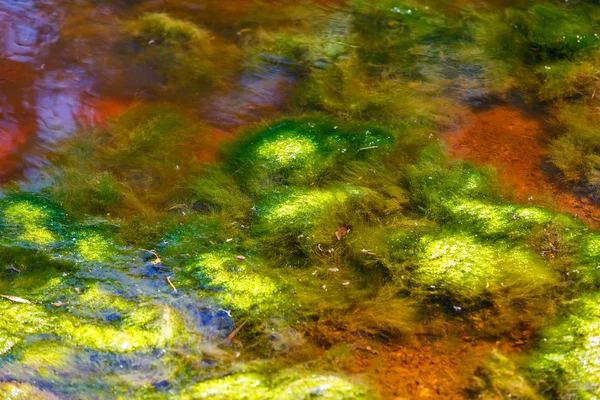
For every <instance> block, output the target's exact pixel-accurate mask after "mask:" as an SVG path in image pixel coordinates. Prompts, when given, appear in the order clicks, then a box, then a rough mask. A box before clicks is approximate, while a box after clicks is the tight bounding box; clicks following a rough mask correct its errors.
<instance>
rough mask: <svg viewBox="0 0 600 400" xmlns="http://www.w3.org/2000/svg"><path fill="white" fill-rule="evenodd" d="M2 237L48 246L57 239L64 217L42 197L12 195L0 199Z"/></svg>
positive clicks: (22, 244) (55, 242)
mask: <svg viewBox="0 0 600 400" xmlns="http://www.w3.org/2000/svg"><path fill="white" fill-rule="evenodd" d="M0 207H1V214H0V218H1V220H0V222H1V223H2V226H1V227H0V228H1V229H2V231H3V236H4V240H9V241H10V242H12V243H16V244H17V243H18V244H19V245H21V246H25V247H38V246H41V247H44V248H47V247H50V246H53V245H56V244H57V242H58V241H59V240H60V236H59V235H60V233H61V230H62V223H63V222H64V216H63V215H62V213H61V212H60V210H59V209H58V208H57V207H55V206H53V205H52V204H51V203H49V202H47V201H45V200H44V199H43V198H40V197H34V196H14V197H7V198H4V199H0Z"/></svg>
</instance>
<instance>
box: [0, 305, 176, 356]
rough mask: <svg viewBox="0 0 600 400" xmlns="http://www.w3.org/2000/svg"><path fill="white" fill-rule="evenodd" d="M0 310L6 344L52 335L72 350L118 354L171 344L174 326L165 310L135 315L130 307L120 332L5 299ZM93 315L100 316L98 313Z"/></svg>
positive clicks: (93, 307) (90, 321)
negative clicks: (68, 345) (82, 349)
mask: <svg viewBox="0 0 600 400" xmlns="http://www.w3.org/2000/svg"><path fill="white" fill-rule="evenodd" d="M78 301H81V299H79V300H78ZM94 301H96V299H95V300H94ZM110 306H111V304H105V305H104V307H107V308H109V307H110ZM88 307H91V309H95V308H96V307H97V306H94V303H93V302H92V304H91V305H89V306H88ZM0 309H1V310H2V315H1V316H0V330H2V331H4V332H8V333H10V335H9V336H7V340H10V341H14V340H15V339H12V337H11V336H13V337H15V338H16V339H17V340H18V339H24V338H26V337H27V335H31V334H48V335H51V334H55V335H58V337H60V338H61V339H62V340H64V341H65V343H67V344H70V345H73V346H77V347H84V348H90V349H95V350H100V351H112V352H117V353H119V352H130V351H134V350H145V351H149V350H152V349H154V348H157V347H158V348H160V347H163V346H165V345H166V344H167V343H169V342H170V341H172V340H173V334H174V332H173V331H174V326H176V325H177V321H176V319H175V317H174V316H173V315H172V314H171V312H170V311H169V310H168V309H165V310H163V312H161V313H160V314H157V311H156V310H154V309H148V308H146V309H137V310H135V312H134V311H132V310H131V306H130V307H129V310H130V315H129V316H127V315H126V314H124V315H122V317H123V318H122V322H121V325H122V326H123V327H122V328H118V327H113V326H108V325H104V324H102V323H94V321H93V320H91V319H90V320H86V319H85V318H76V317H75V316H74V315H70V314H68V313H60V314H57V313H52V312H50V311H49V310H48V309H47V308H46V307H45V306H39V305H33V304H30V305H27V304H13V303H11V302H10V301H9V300H4V299H3V301H2V303H0ZM95 314H96V315H97V316H100V314H101V313H100V310H96V312H95Z"/></svg>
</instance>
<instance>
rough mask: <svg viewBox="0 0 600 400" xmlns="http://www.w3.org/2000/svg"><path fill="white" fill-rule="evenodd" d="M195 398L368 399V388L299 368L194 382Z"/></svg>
mask: <svg viewBox="0 0 600 400" xmlns="http://www.w3.org/2000/svg"><path fill="white" fill-rule="evenodd" d="M189 393H190V396H191V398H194V399H214V400H220V399H223V400H224V399H232V400H234V399H235V400H237V399H248V400H253V399H256V400H258V399H261V400H262V399H265V400H270V399H272V400H284V399H336V400H363V399H364V400H366V399H369V398H371V397H370V396H369V395H368V394H367V391H366V390H365V389H364V388H362V387H360V386H358V385H354V384H351V383H349V382H348V381H346V380H344V379H341V378H338V377H336V376H333V375H329V376H325V375H306V374H304V373H301V372H298V371H292V372H283V373H281V374H279V375H275V376H273V377H269V376H263V375H260V374H256V373H246V374H238V375H232V376H228V377H226V378H221V379H215V380H209V381H205V382H201V383H198V384H196V385H194V386H193V387H192V388H191V389H190V390H189Z"/></svg>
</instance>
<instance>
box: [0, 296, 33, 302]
mask: <svg viewBox="0 0 600 400" xmlns="http://www.w3.org/2000/svg"><path fill="white" fill-rule="evenodd" d="M0 297H2V298H5V299H7V300H10V301H13V302H15V303H23V304H31V302H30V301H29V300H25V299H23V298H21V297H17V296H7V295H5V294H0Z"/></svg>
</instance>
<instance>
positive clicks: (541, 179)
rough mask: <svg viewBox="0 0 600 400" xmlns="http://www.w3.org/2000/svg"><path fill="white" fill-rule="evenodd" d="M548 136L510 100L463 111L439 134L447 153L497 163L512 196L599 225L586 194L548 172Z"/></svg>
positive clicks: (535, 118) (598, 216)
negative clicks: (461, 114)
mask: <svg viewBox="0 0 600 400" xmlns="http://www.w3.org/2000/svg"><path fill="white" fill-rule="evenodd" d="M548 137H549V130H548V127H547V126H545V125H544V123H543V119H542V118H541V117H540V116H539V115H532V114H528V113H527V112H525V111H523V110H521V109H519V108H517V107H514V106H509V105H502V106H497V107H492V108H490V109H486V110H483V111H474V112H469V113H466V114H464V115H463V116H462V118H461V121H460V122H459V123H458V124H457V126H456V127H454V128H453V129H451V130H449V131H448V132H446V134H445V136H444V138H445V141H446V142H447V144H448V154H449V155H450V156H452V157H455V158H461V159H465V160H468V161H471V162H473V163H474V164H476V165H480V166H481V165H491V166H493V167H494V168H496V170H497V171H498V176H499V179H500V182H501V183H502V184H504V185H505V187H506V189H507V193H508V194H509V196H511V197H512V198H513V199H514V200H516V201H518V202H521V203H534V204H543V205H545V206H550V207H552V208H554V209H557V210H559V211H564V212H568V213H571V214H573V216H574V217H576V218H580V219H583V220H584V221H585V222H586V223H588V224H589V225H590V226H591V227H594V228H596V229H597V228H600V208H599V207H598V206H597V205H595V204H593V203H592V201H591V200H590V199H589V198H588V197H587V196H586V195H585V194H583V193H574V192H572V191H570V190H568V189H565V188H564V187H563V186H562V185H561V184H560V182H559V181H558V180H557V177H556V176H554V175H553V174H552V173H551V171H549V167H548V164H547V153H546V141H547V140H548Z"/></svg>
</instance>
